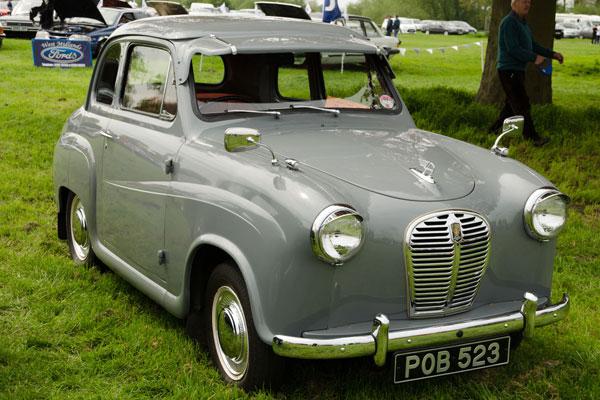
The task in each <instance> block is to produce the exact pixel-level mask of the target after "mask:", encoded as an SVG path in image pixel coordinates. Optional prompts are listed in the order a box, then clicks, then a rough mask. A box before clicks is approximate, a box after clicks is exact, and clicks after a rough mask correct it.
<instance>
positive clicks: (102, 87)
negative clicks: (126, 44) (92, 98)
mask: <svg viewBox="0 0 600 400" xmlns="http://www.w3.org/2000/svg"><path fill="white" fill-rule="evenodd" d="M120 59H121V44H120V43H116V44H113V45H112V46H110V48H109V49H108V50H107V51H106V52H105V53H104V59H103V60H102V65H101V66H100V69H99V71H100V73H99V75H98V79H97V81H96V90H95V93H96V101H97V102H98V103H102V104H108V105H110V104H112V102H113V98H114V96H115V84H116V82H117V72H118V71H119V62H120Z"/></svg>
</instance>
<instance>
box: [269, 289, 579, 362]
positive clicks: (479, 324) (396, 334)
mask: <svg viewBox="0 0 600 400" xmlns="http://www.w3.org/2000/svg"><path fill="white" fill-rule="evenodd" d="M570 306H571V303H570V300H569V296H568V295H567V294H564V295H563V298H562V300H561V301H560V302H559V303H558V304H555V305H550V306H547V307H545V308H541V309H538V298H537V297H536V296H535V295H534V294H532V293H525V295H524V299H523V305H522V306H521V310H519V311H516V312H513V313H508V314H503V315H499V316H495V317H491V318H482V319H477V320H472V321H465V322H460V323H454V324H448V325H438V326H431V327H426V328H418V329H409V330H400V331H393V332H390V331H389V326H390V321H389V319H388V318H387V317H386V316H385V315H383V314H379V315H377V316H376V317H375V319H374V321H373V330H372V332H371V333H370V334H368V335H362V336H349V337H340V338H334V339H307V338H301V337H292V336H284V335H276V336H275V337H274V338H273V351H274V352H275V353H276V354H278V355H280V356H282V357H289V358H303V359H337V358H353V357H364V356H373V358H374V361H375V364H376V365H378V366H383V365H385V362H386V357H387V353H388V352H393V351H399V350H410V349H415V348H422V347H430V346H437V345H446V344H450V343H453V342H457V341H463V340H469V339H475V338H482V337H486V336H503V335H507V334H510V333H516V332H523V335H524V336H525V337H531V336H533V333H534V330H535V328H536V327H539V326H545V325H549V324H552V323H555V322H558V321H560V320H562V319H564V318H565V317H566V316H567V314H568V313H569V308H570Z"/></svg>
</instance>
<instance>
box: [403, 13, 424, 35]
mask: <svg viewBox="0 0 600 400" xmlns="http://www.w3.org/2000/svg"><path fill="white" fill-rule="evenodd" d="M398 19H399V20H400V33H403V34H412V33H417V31H419V30H420V25H419V24H418V22H419V20H418V19H413V18H403V17H399V18H398Z"/></svg>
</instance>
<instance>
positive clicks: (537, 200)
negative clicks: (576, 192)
mask: <svg viewBox="0 0 600 400" xmlns="http://www.w3.org/2000/svg"><path fill="white" fill-rule="evenodd" d="M553 198H559V199H562V200H563V201H564V203H565V206H566V205H568V204H569V203H570V202H571V198H570V197H569V196H567V195H566V194H564V193H562V192H560V191H558V190H556V189H550V188H543V189H538V190H536V191H535V192H533V193H532V194H531V196H529V198H528V199H527V202H526V203H525V209H524V212H523V218H524V220H525V229H526V231H527V233H528V234H529V236H531V237H532V238H534V239H536V240H538V241H540V242H544V243H545V242H549V241H550V240H552V239H555V238H556V237H557V236H558V235H559V234H560V232H561V231H562V229H563V228H564V226H565V224H564V223H563V225H562V226H561V227H560V228H558V229H557V230H555V231H554V232H552V233H551V234H544V233H541V232H538V231H537V230H536V229H535V225H534V221H533V218H534V214H535V210H536V208H537V206H538V205H540V204H541V203H542V202H544V201H548V200H550V199H553ZM565 220H566V214H565Z"/></svg>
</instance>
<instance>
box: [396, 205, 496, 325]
mask: <svg viewBox="0 0 600 400" xmlns="http://www.w3.org/2000/svg"><path fill="white" fill-rule="evenodd" d="M405 253H406V265H407V276H408V288H409V299H410V307H409V314H410V316H411V317H434V316H439V315H448V314H452V313H457V312H460V311H463V310H465V309H467V308H469V307H470V306H471V305H472V304H473V300H474V299H475V295H476V294H477V289H478V288H479V283H480V282H481V278H482V277H483V274H484V273H485V269H486V267H487V265H488V262H489V256H490V226H489V223H488V222H487V221H486V220H485V219H484V218H483V217H482V216H480V215H478V214H475V213H473V212H469V211H444V212H438V213H434V214H430V215H427V216H425V217H422V218H419V219H417V220H416V221H414V222H413V223H412V224H411V225H410V226H409V227H408V230H407V235H406V244H405Z"/></svg>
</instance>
